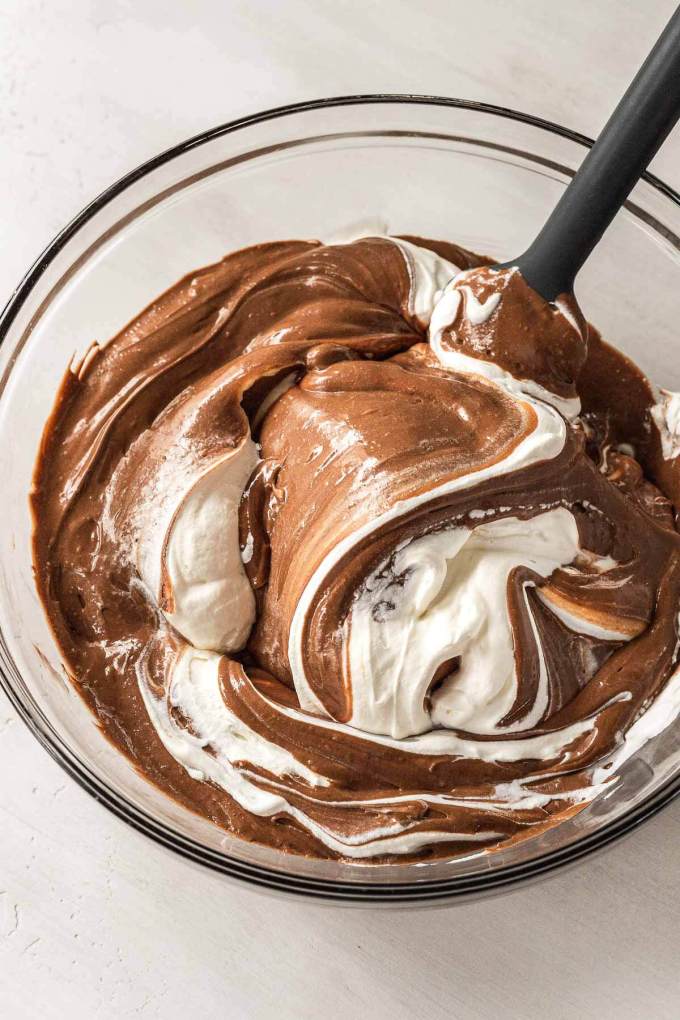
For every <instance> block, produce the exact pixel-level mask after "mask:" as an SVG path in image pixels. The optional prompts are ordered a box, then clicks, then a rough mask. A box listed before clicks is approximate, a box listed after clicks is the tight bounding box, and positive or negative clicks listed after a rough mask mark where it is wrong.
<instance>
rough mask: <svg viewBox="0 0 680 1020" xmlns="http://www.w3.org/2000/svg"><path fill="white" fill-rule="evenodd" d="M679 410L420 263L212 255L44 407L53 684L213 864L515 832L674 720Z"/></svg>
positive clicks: (619, 358) (454, 848) (303, 254)
mask: <svg viewBox="0 0 680 1020" xmlns="http://www.w3.org/2000/svg"><path fill="white" fill-rule="evenodd" d="M678 406H680V405H679V404H678V398H676V397H674V396H673V395H671V394H667V393H663V392H660V391H657V390H655V389H654V388H653V387H652V386H651V384H649V383H648V382H647V381H646V380H645V379H644V377H643V376H642V375H641V373H640V372H638V370H637V369H636V368H635V367H634V366H633V365H632V364H631V363H630V362H629V361H628V360H627V359H626V358H625V357H624V356H623V355H621V354H619V353H618V352H616V351H615V350H614V349H613V348H611V347H609V346H608V345H606V344H605V343H604V342H603V341H602V340H601V339H600V338H599V336H598V335H597V333H596V332H595V331H594V330H592V329H589V328H588V326H587V325H586V324H585V323H584V322H583V321H582V319H581V316H580V314H579V313H578V310H577V309H576V308H575V306H573V304H570V303H569V302H568V301H566V300H565V301H563V302H562V301H558V302H557V303H556V305H554V306H552V305H548V304H546V303H544V302H542V301H541V300H540V298H538V296H537V295H535V294H534V293H533V292H531V291H530V290H529V289H528V288H527V286H526V285H525V284H524V282H523V280H522V278H521V276H520V275H519V274H518V273H517V272H516V271H500V272H499V271H495V270H493V269H490V268H489V267H488V266H487V265H486V263H485V260H484V259H481V258H479V257H477V256H475V255H473V254H471V253H470V252H467V251H464V250H462V249H460V248H458V247H456V246H454V245H452V244H448V243H444V242H431V241H423V240H419V239H415V238H387V237H371V238H363V239H361V240H357V241H353V242H350V243H346V244H336V245H323V244H320V243H318V242H303V241H290V242H278V243H271V244H262V245H258V246H255V247H253V248H249V249H246V250H244V251H241V252H237V253H235V254H233V255H230V256H228V257H227V258H225V259H224V260H223V261H222V262H219V263H218V264H217V265H214V266H209V267H207V268H205V269H202V270H200V271H199V272H197V273H195V274H194V275H193V276H191V277H189V278H187V279H185V280H183V281H181V282H180V283H179V284H177V286H175V287H173V288H172V289H171V290H170V291H168V292H167V293H166V294H165V295H163V296H162V297H161V298H159V299H158V300H157V301H155V302H154V303H153V304H152V305H151V306H150V307H149V308H148V309H147V310H146V311H145V312H143V313H142V314H141V315H140V316H139V318H138V319H136V320H135V321H134V322H133V323H131V324H130V325H129V326H128V327H127V328H126V329H124V330H123V332H122V333H120V334H119V335H118V336H116V337H114V338H113V339H112V340H111V341H109V343H107V344H106V345H104V346H102V347H101V348H100V347H98V346H96V347H95V348H93V350H92V351H91V352H90V353H89V354H88V356H87V358H86V359H85V361H84V362H83V364H82V366H81V367H80V368H79V369H73V370H71V371H69V372H68V373H67V375H66V378H65V380H64V383H63V386H62V388H61V391H60V393H59V395H58V399H57V402H56V405H55V408H54V410H53V413H52V416H51V418H50V420H49V422H48V425H47V427H46V430H45V434H44V438H43V444H42V448H41V451H40V456H39V460H38V465H37V469H36V475H35V485H34V491H33V493H32V505H33V509H34V514H35V550H34V551H35V568H36V577H37V581H38V586H39V590H40V594H41V597H42V599H43V601H44V604H45V608H46V611H47V613H48V616H49V619H50V621H51V624H52V627H53V629H54V632H55V635H56V638H57V640H58V642H59V645H60V647H61V649H62V652H63V655H64V660H65V663H66V666H67V669H68V672H69V674H70V675H71V677H72V678H73V682H74V683H75V684H76V685H77V688H78V690H79V691H80V692H81V694H82V696H83V697H84V698H85V700H86V701H87V703H88V704H89V705H90V706H91V708H92V710H93V711H94V712H95V713H96V714H97V716H98V719H99V723H100V725H101V727H102V729H103V730H104V731H105V732H106V734H107V735H108V736H109V737H110V739H111V740H112V741H114V743H115V744H116V745H118V747H120V748H121V750H123V751H124V752H125V753H126V754H128V755H129V756H130V757H131V758H132V760H133V761H134V763H135V765H136V766H137V767H138V768H139V769H140V770H141V771H142V772H144V773H145V774H146V775H147V776H148V777H149V778H150V779H151V780H153V782H155V783H156V784H158V786H160V787H161V788H162V789H163V790H165V791H166V792H167V793H168V794H170V795H172V796H173V797H175V798H177V800H179V801H181V802H182V803H183V804H185V805H186V806H188V807H190V808H192V809H194V810H196V811H198V812H200V813H202V814H203V815H205V816H207V817H209V818H210V819H212V820H213V821H214V822H215V823H217V824H218V825H221V826H223V827H225V828H226V829H228V830H230V831H231V832H233V833H235V834H237V835H238V836H241V837H242V838H244V839H247V840H253V841H257V842H260V843H264V844H269V845H271V846H275V847H279V848H282V849H285V850H287V851H290V852H294V853H301V854H308V855H315V856H321V857H339V858H343V859H352V860H364V861H385V860H395V861H396V860H410V859H413V858H424V857H427V856H433V855H434V856H450V855H455V854H461V853H465V854H469V853H471V852H484V851H487V850H491V849H494V848H497V847H499V846H503V845H507V844H508V843H511V842H514V841H518V840H521V839H525V838H527V837H529V836H531V835H532V834H535V833H538V832H540V831H542V830H543V829H545V828H546V827H549V826H552V825H555V824H557V823H558V822H559V821H560V820H561V819H563V818H565V817H567V816H569V815H571V814H573V813H574V812H576V811H578V810H580V809H581V808H582V807H583V805H584V804H586V803H587V802H588V801H589V800H591V799H592V798H593V797H594V796H596V794H597V793H598V792H599V791H600V790H601V789H602V788H603V787H604V786H606V785H607V784H610V783H612V782H616V768H617V767H618V766H619V765H620V764H621V763H622V762H623V761H624V760H625V759H626V757H627V756H629V755H630V754H632V753H634V752H635V751H636V750H638V748H639V747H640V746H641V745H642V743H644V741H646V740H648V739H649V738H650V737H653V736H654V735H655V734H656V733H658V732H659V731H661V730H662V729H664V728H665V727H666V726H668V725H669V724H670V723H671V722H672V721H673V720H674V719H675V717H676V715H677V714H678V712H679V711H680V672H678V664H677V658H678V612H679V610H680V536H679V535H678V533H677V531H676V528H675V506H676V505H677V504H678V502H679V501H680V468H679V467H678V460H677V454H678V451H679V450H680V437H679V436H678V427H679V425H678V423H679V421H680V414H679V412H678Z"/></svg>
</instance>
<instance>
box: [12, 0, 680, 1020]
mask: <svg viewBox="0 0 680 1020" xmlns="http://www.w3.org/2000/svg"><path fill="white" fill-rule="evenodd" d="M674 6H675V5H674V3H673V2H672V0H645V3H638V4H622V3H620V2H617V0H596V2H592V0H571V2H570V3H569V4H556V3H546V2H545V0H514V2H512V3H507V2H504V0H474V2H470V0H465V2H463V0H418V2H416V0H376V2H374V3H366V2H365V0H361V2H359V0H357V2H348V0H307V2H305V0H266V2H265V0H259V2H258V0H255V2H253V0H250V2H235V0H175V2H172V0H51V2H49V3H45V2H40V0H3V2H2V3H0V68H1V71H0V124H1V137H2V142H3V145H2V148H3V153H2V160H0V194H1V195H2V200H1V201H0V209H1V212H0V223H1V227H2V245H1V246H0V295H3V296H6V295H9V293H10V291H11V289H12V287H13V286H14V285H15V283H16V282H17V281H18V279H19V277H20V276H21V275H22V273H23V272H24V271H25V269H26V268H27V267H28V265H29V264H30V263H31V261H32V260H33V259H34V258H35V256H36V255H37V254H38V252H39V251H40V250H41V249H42V247H43V246H44V245H45V244H46V243H47V242H48V241H49V240H50V238H51V236H52V235H53V234H54V233H55V232H56V231H57V230H58V229H59V228H60V227H61V226H62V225H63V224H64V222H65V221H66V220H68V219H69V218H70V217H71V216H73V215H74V214H75V213H76V212H77V211H78V210H79V209H80V207H81V206H82V205H84V203H85V202H86V201H88V200H89V199H90V198H92V197H93V196H94V195H95V194H96V193H97V192H99V191H100V190H101V189H102V188H104V187H105V186H106V185H107V184H109V183H110V182H111V181H112V180H113V179H114V178H116V177H118V176H120V175H121V174H122V173H124V172H125V171H126V170H128V169H130V168H131V167H132V166H134V165H135V164H137V163H139V162H141V161H142V160H143V159H146V158H147V157H149V156H151V155H153V154H154V153H155V152H157V151H159V150H161V149H163V148H165V147H167V146H168V145H171V144H172V143H174V142H177V141H180V140H181V139H182V138H184V137H186V136H188V135H192V134H195V133H196V132H197V131H199V130H201V129H203V128H207V127H209V126H211V125H213V124H216V123H218V122H222V121H225V120H230V119H232V118H234V117H238V116H240V115H242V114H245V113H250V112H254V111H257V110H259V109H263V108H266V107H270V106H277V105H279V104H281V103H285V102H291V101H294V100H298V99H305V98H313V97H318V96H322V95H339V94H344V93H350V92H378V91H393V92H409V91H414V92H428V93H441V94H449V95H457V96H464V97H468V98H472V99H480V100H488V101H491V102H498V103H502V104H505V105H508V106H514V107H518V108H523V109H525V110H528V111H530V112H532V113H535V114H539V115H542V116H544V117H547V118H550V119H553V120H557V121H560V122H563V123H565V124H566V125H568V126H570V127H573V128H575V129H577V130H581V131H583V132H585V133H587V134H591V135H592V134H596V133H597V131H598V129H599V127H600V126H601V125H602V123H603V122H604V120H605V118H606V116H607V114H608V112H609V111H610V109H611V108H612V106H613V104H614V102H615V100H616V98H617V97H618V95H619V94H620V92H621V91H622V89H623V87H624V86H625V84H626V82H627V80H628V79H629V77H630V75H631V72H632V70H633V69H634V68H635V67H636V66H637V64H638V63H639V62H640V60H641V58H642V57H643V55H644V54H645V52H646V50H647V49H648V47H649V46H650V45H651V44H652V42H653V40H654V38H655V37H656V35H657V34H658V31H659V30H660V28H661V26H662V24H663V22H664V21H665V19H667V18H668V16H669V15H670V13H671V12H672V10H673V8H674ZM654 169H655V170H656V171H657V173H659V174H660V175H661V176H662V177H665V178H666V179H667V180H669V182H670V183H671V184H674V185H675V186H676V187H680V129H679V130H678V131H676V135H675V138H674V139H671V141H670V142H669V143H668V144H667V147H666V149H665V150H664V152H663V153H662V154H661V155H660V156H659V157H658V158H657V160H656V161H655V164H654ZM0 776H1V777H2V779H1V780H0V1016H2V1017H3V1020H5V1018H6V1020H23V1018H27V1020H34V1018H35V1017H38V1016H40V1017H45V1018H59V1020H62V1018H63V1017H68V1016H72V1017H76V1018H81V1017H82V1018H87V1020H90V1018H93V1020H94V1018H99V1017H103V1018H107V1020H108V1018H119V1017H132V1016H137V1015H140V1016H143V1017H149V1018H151V1017H163V1018H169V1020H174V1018H183V1017H185V1016H188V1015H190V1016H194V1015H195V1016H199V1015H204V1016H206V1017H213V1016H215V1017H216V1016H225V1017H229V1018H230V1020H240V1018H248V1020H253V1018H254V1020H260V1018H263V1020H269V1018H277V1020H278V1018H281V1020H288V1018H290V1020H306V1018H310V1020H312V1018H314V1020H316V1018H318V1017H320V1016H323V1017H324V1018H325V1020H334V1018H340V1017H345V1016H351V1017H353V1016H359V1017H362V1016H371V1017H375V1018H382V1017H385V1018H390V1020H401V1018H410V1017H416V1018H421V1017H427V1018H432V1020H438V1018H440V1017H441V1018H446V1020H454V1018H455V1020H468V1018H480V1020H487V1018H489V1020H491V1018H494V1020H495V1018H499V1017H508V1018H513V1020H514V1018H522V1020H524V1018H541V1020H561V1018H565V1020H566V1018H572V1017H585V1018H591V1017H592V1018H597V1020H609V1018H612V1020H614V1018H616V1020H628V1018H631V1020H638V1018H643V1017H653V1018H654V1020H664V1018H669V1020H671V1018H672V1020H677V1017H678V1015H680V1012H679V1011H680V1004H679V1003H680V954H679V952H678V948H677V947H678V923H679V922H680V895H679V893H680V852H679V851H678V847H679V846H680V803H676V804H675V805H674V806H673V807H671V808H669V809H668V810H666V811H665V812H664V813H662V815H661V816H660V817H657V818H656V819H654V820H653V821H651V822H650V823H649V824H647V825H646V826H644V827H643V828H642V829H641V830H640V831H638V832H637V833H635V834H634V835H633V836H631V837H629V838H628V840H627V841H626V842H624V843H623V844H619V845H618V846H617V847H615V848H614V849H612V850H611V851H609V852H608V853H606V854H604V855H602V856H599V857H597V858H596V859H594V860H589V861H587V862H586V863H584V864H583V865H581V866H580V867H578V868H577V869H575V870H572V871H569V872H567V873H565V874H563V875H559V876H558V877H556V878H553V879H551V880H550V881H547V882H544V883H542V884H540V885H538V886H534V887H529V888H528V889H526V890H520V891H518V892H515V893H512V894H510V895H507V896H505V897H502V898H500V899H496V900H488V901H485V902H482V903H480V904H471V905H466V906H462V907H456V908H451V909H445V910H439V911H431V912H425V911H419V912H411V913H404V912H399V913H391V912H383V913H381V912H376V911H370V910H362V911H358V910H347V909H344V910H339V909H331V908H328V907H318V906H313V905H308V904H306V903H298V902H296V901H288V900H281V899H270V898H265V897H264V896H262V895H261V894H256V893H254V892H251V891H250V890H248V889H241V888H234V887H233V886H230V885H227V884H226V883H224V882H223V881H221V880H220V879H219V878H218V877H217V876H214V875H211V874H208V873H203V872H202V871H199V870H197V869H196V868H192V867H190V866H189V865H188V864H186V863H185V862H184V861H182V860H180V859H179V858H175V857H173V856H172V855H171V854H170V853H169V852H167V851H164V850H162V849H160V848H158V847H156V846H155V845H154V844H152V843H150V842H147V841H146V840H145V839H143V838H142V837H141V836H139V835H137V834H136V833H134V832H133V831H132V830H130V829H129V828H127V827H126V826H125V825H124V824H123V823H122V822H120V821H118V820H117V819H116V818H114V817H113V816H112V815H110V814H109V813H108V812H107V811H105V810H104V809H103V808H101V807H100V806H98V805H97V804H96V803H95V802H94V801H93V800H91V799H90V798H89V797H88V795H87V794H85V793H84V792H83V791H81V790H80V789H79V788H78V787H77V786H76V785H75V783H73V782H72V781H71V780H70V779H69V778H68V777H67V776H66V774H65V773H63V772H62V771H61V770H60V769H59V767H58V766H57V765H55V764H54V763H53V762H52V761H51V759H49V758H48V756H47V755H46V754H45V752H44V751H42V749H41V748H40V747H39V746H38V744H37V742H36V741H35V740H34V739H33V737H32V736H31V735H30V734H29V733H28V731H27V730H26V729H25V728H24V727H23V725H22V723H21V722H20V721H19V720H18V718H17V717H16V716H15V715H14V713H13V711H12V709H11V708H10V706H9V704H8V703H7V702H6V701H5V700H4V699H2V700H0Z"/></svg>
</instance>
